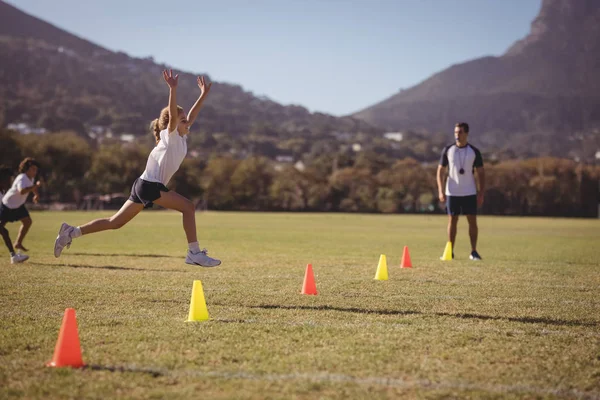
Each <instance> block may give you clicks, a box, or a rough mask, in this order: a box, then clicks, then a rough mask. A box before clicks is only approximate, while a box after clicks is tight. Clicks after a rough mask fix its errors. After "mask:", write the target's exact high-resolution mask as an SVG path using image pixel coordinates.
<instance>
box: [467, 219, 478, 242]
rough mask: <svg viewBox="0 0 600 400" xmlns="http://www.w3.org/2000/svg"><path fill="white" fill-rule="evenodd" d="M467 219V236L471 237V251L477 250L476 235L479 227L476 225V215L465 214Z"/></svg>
mask: <svg viewBox="0 0 600 400" xmlns="http://www.w3.org/2000/svg"><path fill="white" fill-rule="evenodd" d="M467 221H469V238H470V239H471V251H477V236H478V234H479V228H478V227H477V215H467Z"/></svg>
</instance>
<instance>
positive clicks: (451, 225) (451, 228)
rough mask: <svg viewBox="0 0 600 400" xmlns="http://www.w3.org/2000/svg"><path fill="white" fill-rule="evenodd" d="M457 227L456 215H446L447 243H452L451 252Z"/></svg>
mask: <svg viewBox="0 0 600 400" xmlns="http://www.w3.org/2000/svg"><path fill="white" fill-rule="evenodd" d="M457 226H458V215H448V241H449V242H450V243H452V250H454V243H456V227H457Z"/></svg>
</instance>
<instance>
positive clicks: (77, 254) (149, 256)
mask: <svg viewBox="0 0 600 400" xmlns="http://www.w3.org/2000/svg"><path fill="white" fill-rule="evenodd" d="M66 255H71V256H90V257H142V258H183V256H167V255H164V254H119V253H70V252H69V253H66Z"/></svg>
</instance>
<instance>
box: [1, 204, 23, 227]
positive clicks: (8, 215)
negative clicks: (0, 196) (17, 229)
mask: <svg viewBox="0 0 600 400" xmlns="http://www.w3.org/2000/svg"><path fill="white" fill-rule="evenodd" d="M27 217H29V211H27V209H26V208H25V204H23V205H22V206H21V207H19V208H8V207H6V206H5V205H4V203H2V202H1V201H0V221H2V222H15V221H20V220H22V219H23V218H27Z"/></svg>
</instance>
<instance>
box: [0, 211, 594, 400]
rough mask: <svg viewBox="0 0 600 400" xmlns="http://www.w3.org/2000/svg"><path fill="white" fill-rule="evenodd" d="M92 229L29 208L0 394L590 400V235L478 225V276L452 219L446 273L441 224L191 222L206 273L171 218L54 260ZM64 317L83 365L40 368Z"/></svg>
mask: <svg viewBox="0 0 600 400" xmlns="http://www.w3.org/2000/svg"><path fill="white" fill-rule="evenodd" d="M101 215H109V213H52V212H44V213H33V215H32V217H33V220H34V225H33V227H32V230H31V232H30V234H29V236H28V237H27V239H26V242H25V244H26V246H30V248H31V251H30V253H29V254H30V256H31V259H30V260H29V261H27V262H26V263H24V264H21V265H11V264H10V263H9V258H8V256H7V255H5V256H3V257H2V261H0V317H1V325H0V398H2V399H5V398H9V399H10V398H40V399H42V398H43V399H48V398H98V399H107V398H116V397H119V398H170V399H178V398H217V399H219V398H239V399H247V398H248V399H249V398H253V399H254V398H255V399H262V398H285V399H289V398H307V399H308V398H310V399H314V398H344V399H345V398H386V397H387V398H400V397H403V398H414V397H418V398H448V397H454V398H498V397H501V398H600V298H599V295H600V246H599V244H600V221H598V220H572V219H539V218H492V217H483V218H480V223H479V225H480V245H479V250H480V253H481V255H482V256H483V257H484V261H483V262H481V263H474V262H471V261H469V260H468V254H469V246H468V235H467V229H466V221H465V220H464V219H463V220H461V221H460V222H459V232H458V243H457V245H456V249H455V253H456V257H457V259H456V260H454V261H451V262H442V261H439V256H440V255H441V254H442V251H443V249H444V245H445V241H446V239H445V226H446V218H445V217H444V216H383V215H352V214H267V213H203V214H198V226H199V229H198V231H199V236H200V239H201V240H200V244H201V246H203V247H204V246H205V247H208V248H209V249H210V254H211V255H213V256H215V257H219V258H221V259H222V260H223V265H221V266H220V267H218V268H215V269H202V268H199V267H192V266H189V265H186V264H184V262H183V261H184V256H185V251H186V241H185V236H184V233H183V229H182V228H181V218H180V216H179V215H178V214H176V213H171V212H144V213H142V214H141V215H140V216H138V217H137V218H136V219H135V220H133V221H132V222H131V223H130V224H129V225H127V226H126V227H124V228H123V229H121V230H119V231H112V232H103V233H99V234H96V235H91V236H86V237H82V238H80V239H76V241H74V243H73V246H72V247H71V249H70V250H65V252H64V253H63V256H62V257H61V258H60V259H55V258H54V256H53V255H52V247H53V242H54V238H55V236H56V232H57V230H58V227H59V225H60V223H61V222H62V221H63V220H66V221H68V222H70V223H73V224H82V223H84V222H86V221H88V220H90V219H92V218H96V217H98V216H101ZM9 227H10V230H11V235H12V237H13V238H14V237H15V235H16V229H17V227H18V226H17V225H16V224H10V225H9ZM404 245H408V246H409V249H410V251H411V257H412V261H413V265H414V268H413V269H400V268H399V262H400V257H401V255H402V248H403V246H404ZM4 254H7V253H4ZM380 254H386V256H387V260H388V271H389V280H388V281H375V280H373V277H374V276H375V271H376V268H377V262H378V259H379V255H380ZM307 263H312V265H313V269H314V271H315V275H316V281H317V288H318V291H319V295H318V296H303V295H301V294H300V289H301V286H302V280H303V277H304V270H305V267H306V264H307ZM196 279H199V280H201V281H202V283H203V286H204V293H205V297H206V302H207V305H208V311H209V313H210V316H211V318H212V319H211V320H210V321H207V322H197V323H189V322H185V320H186V319H187V315H188V310H189V301H190V295H191V290H192V283H193V281H194V280H196ZM67 307H73V308H75V309H76V310H77V320H78V324H79V336H80V340H81V346H82V350H83V358H84V361H85V362H86V363H87V364H89V365H91V366H92V367H91V368H84V369H78V370H73V369H54V368H47V367H45V366H44V365H45V363H46V362H47V361H49V360H50V359H51V357H52V352H53V350H54V345H55V343H56V339H57V336H58V330H59V328H60V323H61V319H62V314H63V312H64V310H65V308H67Z"/></svg>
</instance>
